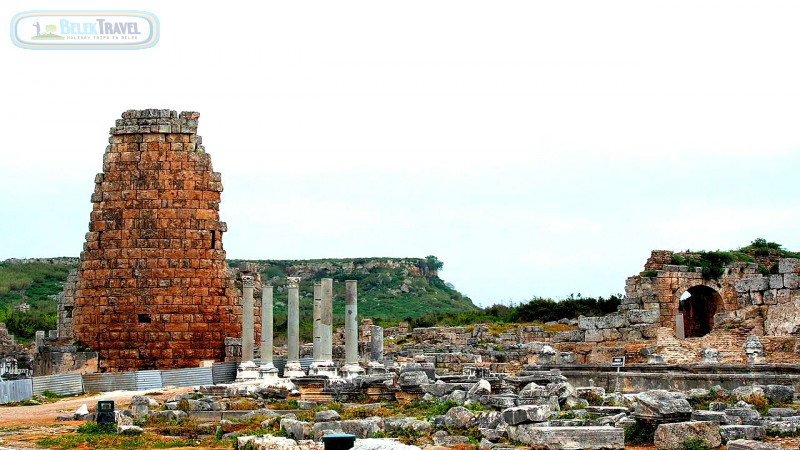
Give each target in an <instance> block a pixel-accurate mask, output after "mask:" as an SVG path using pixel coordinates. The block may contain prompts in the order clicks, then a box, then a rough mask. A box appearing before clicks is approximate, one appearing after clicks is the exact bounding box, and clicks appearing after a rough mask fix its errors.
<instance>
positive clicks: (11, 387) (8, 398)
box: [0, 378, 33, 404]
mask: <svg viewBox="0 0 800 450" xmlns="http://www.w3.org/2000/svg"><path fill="white" fill-rule="evenodd" d="M31 397H33V383H32V382H31V379H30V378H27V379H23V380H12V381H3V382H0V404H5V403H12V402H21V401H23V400H27V399H29V398H31Z"/></svg>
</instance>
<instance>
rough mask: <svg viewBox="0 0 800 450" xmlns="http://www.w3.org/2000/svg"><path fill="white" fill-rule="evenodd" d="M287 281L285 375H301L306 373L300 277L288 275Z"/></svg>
mask: <svg viewBox="0 0 800 450" xmlns="http://www.w3.org/2000/svg"><path fill="white" fill-rule="evenodd" d="M286 281H287V287H288V289H287V290H288V294H289V301H288V305H287V309H288V311H287V313H288V314H287V315H288V323H287V324H286V328H287V330H286V331H287V332H286V368H285V370H284V372H283V375H284V376H285V377H300V376H303V375H305V373H303V369H302V368H301V367H300V278H299V277H288V278H287V279H286Z"/></svg>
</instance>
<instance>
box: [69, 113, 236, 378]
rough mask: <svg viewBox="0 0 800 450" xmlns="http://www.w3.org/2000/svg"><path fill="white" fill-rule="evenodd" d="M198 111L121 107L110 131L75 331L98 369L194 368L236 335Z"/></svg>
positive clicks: (214, 180) (215, 182)
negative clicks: (96, 357)
mask: <svg viewBox="0 0 800 450" xmlns="http://www.w3.org/2000/svg"><path fill="white" fill-rule="evenodd" d="M198 117H199V114H198V113H196V112H182V113H180V114H178V113H177V112H176V111H170V110H159V109H145V110H141V111H126V112H125V113H123V114H122V119H120V120H117V122H116V126H115V127H113V128H111V137H110V138H109V142H110V144H111V145H109V146H108V147H107V148H106V153H105V155H104V157H103V173H100V174H98V175H97V177H96V178H95V191H94V194H93V195H92V203H93V211H92V213H91V217H90V222H89V232H88V233H87V234H86V243H85V244H84V249H83V252H82V253H81V263H80V268H79V270H78V277H77V283H76V288H75V298H74V307H73V308H74V309H73V311H72V314H73V327H74V336H75V339H76V340H77V341H79V342H80V343H82V344H84V345H86V346H88V347H90V348H92V349H94V350H96V351H97V352H98V354H99V359H100V360H99V366H100V368H101V370H107V371H121V370H129V369H167V368H175V367H196V366H198V364H199V363H200V361H201V360H209V359H215V360H221V359H222V358H223V356H224V355H223V349H224V338H225V337H226V336H239V335H240V328H241V323H240V321H239V319H238V314H241V311H240V310H241V307H240V306H239V305H237V303H238V301H237V295H236V292H235V288H234V286H233V284H232V282H231V281H230V280H229V278H228V277H227V276H226V267H225V251H224V250H223V249H222V235H223V233H224V232H225V231H227V229H226V225H225V223H224V222H220V220H219V202H220V192H222V184H221V182H220V174H219V173H217V172H214V171H213V169H212V167H211V159H210V157H209V155H208V154H207V153H205V151H204V148H203V146H202V145H200V144H201V138H200V136H197V118H198Z"/></svg>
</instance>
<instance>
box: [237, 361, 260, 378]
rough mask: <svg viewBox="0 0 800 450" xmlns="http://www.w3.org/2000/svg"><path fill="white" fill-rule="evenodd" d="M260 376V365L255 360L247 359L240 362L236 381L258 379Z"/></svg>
mask: <svg viewBox="0 0 800 450" xmlns="http://www.w3.org/2000/svg"><path fill="white" fill-rule="evenodd" d="M258 378H259V377H258V366H256V364H255V363H254V362H253V361H245V362H243V363H241V364H239V368H238V369H237V373H236V381H237V382H238V381H252V380H257V379H258Z"/></svg>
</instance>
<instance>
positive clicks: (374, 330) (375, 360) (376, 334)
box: [367, 325, 386, 375]
mask: <svg viewBox="0 0 800 450" xmlns="http://www.w3.org/2000/svg"><path fill="white" fill-rule="evenodd" d="M369 335H370V338H369V359H370V361H369V365H368V366H367V369H368V372H369V373H370V375H372V374H376V373H385V372H386V368H385V367H384V365H383V327H379V326H377V325H372V326H371V327H370V331H369Z"/></svg>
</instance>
